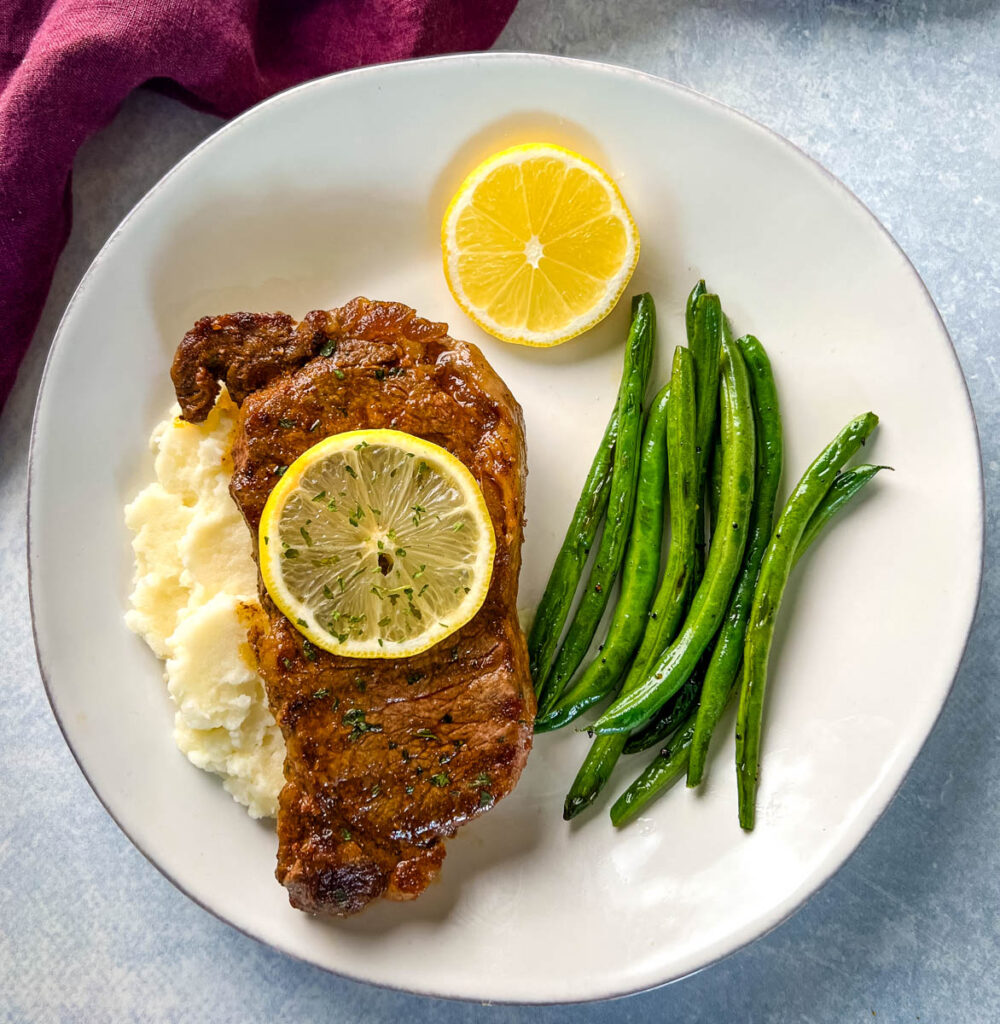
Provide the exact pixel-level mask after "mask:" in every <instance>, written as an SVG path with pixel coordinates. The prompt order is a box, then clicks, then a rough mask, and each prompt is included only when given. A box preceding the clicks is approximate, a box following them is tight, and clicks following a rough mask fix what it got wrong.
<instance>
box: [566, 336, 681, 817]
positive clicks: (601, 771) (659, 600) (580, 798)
mask: <svg viewBox="0 0 1000 1024" xmlns="http://www.w3.org/2000/svg"><path fill="white" fill-rule="evenodd" d="M667 386H668V388H669V391H668V398H667V421H666V424H665V426H664V434H665V440H666V447H667V453H668V454H667V459H668V460H669V464H670V466H671V467H672V472H671V474H670V476H669V488H670V492H669V493H670V528H671V542H670V548H669V551H668V554H667V560H666V565H665V566H664V570H663V577H662V580H661V582H660V587H659V589H658V591H657V593H656V596H655V599H654V600H653V603H652V607H648V606H647V609H646V613H647V614H646V615H645V621H644V623H643V626H644V629H643V632H642V635H641V639H640V641H639V649H638V651H635V652H634V657H633V658H632V660H631V664H630V665H624V666H622V668H621V669H620V670H619V673H618V677H617V678H616V679H615V680H614V682H613V684H612V687H614V685H616V684H620V685H621V686H622V688H623V689H625V688H630V687H632V686H634V685H637V683H638V682H641V681H642V680H643V679H644V678H645V674H646V670H647V668H648V666H649V665H650V664H651V662H652V661H653V660H654V659H655V657H656V655H657V653H658V652H659V651H660V650H662V649H663V648H664V647H665V646H666V645H667V644H668V643H669V642H670V641H671V640H672V639H673V638H674V635H675V634H676V633H677V630H678V629H679V628H680V623H681V619H682V617H683V615H684V611H685V610H686V608H687V595H688V591H689V589H690V579H691V575H692V573H693V571H694V538H695V527H694V521H695V517H696V512H697V502H696V501H695V498H694V495H695V494H696V493H697V491H696V489H695V485H694V481H695V478H696V456H695V453H696V448H695V397H694V364H693V362H692V360H691V354H690V352H689V351H688V350H687V349H686V348H684V347H683V346H678V347H677V349H676V350H675V352H674V359H673V372H672V373H671V376H670V382H669V384H668V385H667ZM645 454H646V453H644V455H645ZM656 570H659V562H657V565H656ZM609 647H610V645H609V644H607V643H606V644H605V648H606V649H607V648H609ZM588 671H589V669H588ZM623 673H624V682H622V681H621V679H622V674H623ZM586 674H587V673H584V677H582V678H581V679H580V681H579V682H578V683H577V684H576V685H575V686H574V687H573V688H572V689H571V690H570V692H569V693H568V694H566V695H565V696H564V697H562V698H561V699H560V701H559V703H558V705H557V706H556V707H555V708H554V709H553V711H552V715H551V719H550V721H551V722H552V725H551V727H552V728H558V727H559V726H560V725H561V724H562V723H563V722H570V721H572V720H573V719H574V718H576V717H578V716H579V714H581V713H582V712H583V711H584V710H586V708H588V707H590V706H592V705H593V704H594V703H596V702H595V701H593V700H590V694H589V693H588V692H587V691H586V689H585V688H584V686H583V685H582V684H583V683H584V679H585V677H586ZM581 691H582V692H581ZM607 695H608V692H607V691H606V692H605V693H604V694H602V696H607ZM627 739H628V737H626V736H622V735H618V734H616V735H612V736H597V737H595V738H594V740H593V742H592V743H591V745H590V750H589V751H588V752H587V756H586V758H585V759H584V761H583V764H582V765H581V766H580V769H579V771H578V772H577V774H576V778H575V779H574V780H573V783H572V784H571V786H570V788H569V792H568V793H567V794H566V800H565V802H564V804H563V816H564V817H565V818H567V819H569V818H573V817H576V815H577V814H579V813H580V812H581V811H582V810H583V809H584V808H586V807H588V806H589V805H590V804H591V803H592V802H593V801H594V799H595V798H596V797H597V795H598V793H600V791H601V790H602V789H603V788H604V785H605V783H606V782H607V781H608V778H609V776H610V775H611V772H612V770H613V769H614V767H615V765H616V764H617V763H618V759H619V758H620V757H621V754H622V751H623V749H624V748H625V744H626V742H627Z"/></svg>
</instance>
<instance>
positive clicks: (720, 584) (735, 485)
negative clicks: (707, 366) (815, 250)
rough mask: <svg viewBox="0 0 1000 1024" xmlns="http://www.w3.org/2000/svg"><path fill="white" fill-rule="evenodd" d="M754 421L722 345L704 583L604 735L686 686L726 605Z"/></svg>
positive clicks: (601, 724) (743, 372)
mask: <svg viewBox="0 0 1000 1024" xmlns="http://www.w3.org/2000/svg"><path fill="white" fill-rule="evenodd" d="M754 457H755V445H754V422H753V402H752V400H751V394H750V379H749V376H748V375H747V368H746V364H745V363H744V361H743V356H742V355H740V351H739V348H738V347H737V346H736V345H735V344H734V343H733V342H730V341H725V342H723V357H722V506H721V508H720V510H719V529H718V530H717V531H716V535H715V537H714V538H713V539H712V546H711V549H710V551H709V555H708V562H707V564H706V567H705V578H704V579H703V580H702V582H701V585H700V586H699V587H698V591H697V593H696V594H695V596H694V600H693V601H692V602H691V609H690V611H689V612H688V616H687V619H686V620H685V622H684V626H683V627H682V629H681V631H680V633H679V634H678V636H677V638H676V639H675V640H674V642H673V643H672V644H671V645H670V647H668V648H667V650H666V651H665V652H664V653H663V655H662V656H661V658H660V659H659V661H658V662H657V664H656V666H655V667H654V668H653V671H652V672H651V673H650V675H649V677H648V678H647V679H646V680H645V681H644V682H643V683H642V684H641V685H640V686H639V687H637V688H636V689H635V690H634V691H632V692H628V693H623V694H622V695H621V696H620V697H619V698H618V700H616V701H615V703H614V704H612V705H611V707H610V708H609V709H608V710H607V711H605V713H604V714H603V715H602V716H601V718H599V719H598V720H597V722H596V723H595V724H594V731H595V732H597V733H599V734H603V733H615V732H631V731H633V730H634V729H638V728H639V727H640V726H643V725H645V723H646V722H648V721H649V720H650V719H651V718H652V717H653V715H655V714H656V712H657V710H658V709H659V708H660V707H662V706H663V704H664V703H665V702H666V701H667V699H668V698H669V697H671V696H673V694H674V693H676V692H677V690H679V689H680V688H681V686H682V685H683V684H684V683H685V682H686V681H687V679H688V677H689V676H690V675H691V673H692V671H693V670H694V667H695V665H697V663H698V659H699V658H700V657H701V656H702V653H703V652H704V651H705V649H706V648H707V647H708V645H709V644H710V643H711V642H712V638H713V637H714V636H715V634H716V631H717V630H718V628H719V625H720V623H721V621H722V617H723V615H724V614H725V611H726V606H727V604H728V603H729V595H730V594H731V592H732V589H733V584H734V583H735V581H736V576H737V574H738V573H739V570H740V566H741V564H742V561H743V549H744V547H745V546H746V540H747V532H748V529H749V525H750V507H751V504H752V502H753V488H754Z"/></svg>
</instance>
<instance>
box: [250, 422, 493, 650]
mask: <svg viewBox="0 0 1000 1024" xmlns="http://www.w3.org/2000/svg"><path fill="white" fill-rule="evenodd" d="M258 540H259V545H260V569H261V575H262V576H263V579H264V585H265V586H266V587H267V591H268V593H269V594H270V595H271V598H272V600H273V601H274V603H275V604H276V605H277V606H278V608H279V609H281V611H282V613H283V614H284V615H285V616H287V618H288V619H289V620H290V621H291V622H292V623H294V624H295V626H296V628H297V629H298V630H299V632H301V633H302V634H303V635H304V636H306V637H307V638H308V639H309V640H310V641H312V643H314V644H316V646H318V647H322V648H323V649H324V650H327V651H330V652H332V653H333V654H341V655H344V656H347V657H353V658H405V657H409V656H411V655H414V654H418V653H420V652H421V651H424V650H426V649H427V648H428V647H431V646H433V645H434V644H436V643H439V642H440V641H441V640H443V639H444V638H445V637H447V636H448V635H449V634H451V633H454V632H455V630H456V629H458V628H459V627H461V626H463V625H465V623H466V622H468V621H469V619H471V618H472V616H473V615H475V614H476V612H477V611H478V610H479V608H480V606H481V605H482V603H483V601H484V600H485V598H486V592H487V590H488V589H489V585H490V577H491V576H492V573H493V555H494V553H495V550H496V540H495V538H494V535H493V524H492V522H491V521H490V515H489V511H488V510H487V508H486V502H485V500H484V498H483V494H482V491H481V490H480V489H479V485H478V484H477V483H476V480H475V478H474V477H473V476H472V474H471V473H470V472H469V470H468V469H467V468H466V467H465V466H464V465H463V464H462V463H461V462H460V461H459V460H458V459H456V458H455V456H454V455H452V454H451V453H449V452H447V451H445V449H444V448H440V447H439V446H438V445H436V444H432V443H430V442H429V441H424V440H421V439H420V438H417V437H413V436H412V435H411V434H405V433H402V432H401V431H398V430H354V431H349V432H348V433H344V434H334V435H333V436H332V437H328V438H326V439H325V440H323V441H321V442H320V443H319V444H317V445H314V446H313V447H312V448H310V449H309V450H308V451H306V452H305V453H304V454H302V455H301V456H299V458H298V459H296V460H295V462H293V463H292V465H291V466H289V467H288V469H287V471H286V472H285V473H284V475H283V476H282V477H281V478H280V479H279V480H278V483H277V484H276V485H275V487H274V490H272V491H271V494H270V497H269V498H268V500H267V504H266V505H265V506H264V513H263V515H262V516H261V520H260V527H259V533H258Z"/></svg>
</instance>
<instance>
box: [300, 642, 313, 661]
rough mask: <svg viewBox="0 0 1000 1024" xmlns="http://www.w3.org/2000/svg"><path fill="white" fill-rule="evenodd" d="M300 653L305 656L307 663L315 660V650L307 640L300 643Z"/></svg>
mask: <svg viewBox="0 0 1000 1024" xmlns="http://www.w3.org/2000/svg"><path fill="white" fill-rule="evenodd" d="M302 653H303V654H304V655H305V656H306V659H307V660H308V661H315V660H316V648H315V647H313V645H312V644H311V643H309V641H308V640H303V641H302Z"/></svg>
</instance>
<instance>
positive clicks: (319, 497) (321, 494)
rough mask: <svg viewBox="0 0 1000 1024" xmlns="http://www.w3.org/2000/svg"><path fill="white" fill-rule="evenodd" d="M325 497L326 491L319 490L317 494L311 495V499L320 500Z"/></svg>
mask: <svg viewBox="0 0 1000 1024" xmlns="http://www.w3.org/2000/svg"><path fill="white" fill-rule="evenodd" d="M325 497H326V491H320V492H319V494H314V495H313V501H322V500H323V499H324V498H325Z"/></svg>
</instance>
